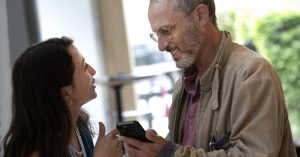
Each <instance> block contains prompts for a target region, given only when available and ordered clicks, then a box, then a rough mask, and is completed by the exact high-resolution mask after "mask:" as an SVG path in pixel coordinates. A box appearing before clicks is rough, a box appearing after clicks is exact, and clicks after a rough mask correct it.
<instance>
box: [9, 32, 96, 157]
mask: <svg viewBox="0 0 300 157" xmlns="http://www.w3.org/2000/svg"><path fill="white" fill-rule="evenodd" d="M72 43H73V40H72V39H69V38H67V37H62V38H51V39H48V40H46V41H43V42H40V43H38V44H36V45H33V46H31V47H29V48H28V49H26V50H25V52H23V53H22V54H21V56H20V57H19V58H18V59H17V60H16V62H15V64H14V66H13V71H12V87H13V93H12V123H11V126H10V128H9V131H8V133H7V134H6V136H5V138H4V157H28V156H30V155H31V154H32V153H33V152H34V151H38V152H39V155H40V156H41V157H66V156H69V152H68V145H69V141H70V135H71V131H72V128H71V127H72V118H71V114H70V112H69V110H68V107H67V104H66V102H65V100H64V99H63V96H62V94H61V89H62V87H64V86H67V85H70V84H71V83H72V79H73V73H74V65H73V62H72V57H71V55H70V54H69V52H68V48H69V46H71V45H72ZM77 123H81V124H82V125H83V126H85V127H86V128H88V129H89V130H90V128H91V127H90V124H89V115H88V114H87V113H86V112H85V111H83V110H82V111H81V113H80V116H79V118H78V122H77Z"/></svg>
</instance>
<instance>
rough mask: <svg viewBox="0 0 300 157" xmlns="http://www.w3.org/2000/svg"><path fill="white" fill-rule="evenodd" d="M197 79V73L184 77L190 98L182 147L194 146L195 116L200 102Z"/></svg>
mask: <svg viewBox="0 0 300 157" xmlns="http://www.w3.org/2000/svg"><path fill="white" fill-rule="evenodd" d="M197 78H198V75H197V73H196V74H192V75H189V76H186V77H184V84H185V90H186V91H187V92H188V94H189V95H191V97H190V100H189V104H188V108H187V114H186V117H185V124H184V133H183V134H184V135H183V140H182V145H183V146H187V145H189V146H193V147H195V146H196V126H197V125H196V116H197V110H198V107H199V102H200V89H199V82H198V80H199V79H197Z"/></svg>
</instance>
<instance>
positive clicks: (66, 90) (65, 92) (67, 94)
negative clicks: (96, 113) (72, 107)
mask: <svg viewBox="0 0 300 157" xmlns="http://www.w3.org/2000/svg"><path fill="white" fill-rule="evenodd" d="M71 92H72V90H71V87H70V86H65V87H62V88H61V95H62V96H63V98H64V100H65V101H66V102H67V101H68V100H69V99H70V97H71Z"/></svg>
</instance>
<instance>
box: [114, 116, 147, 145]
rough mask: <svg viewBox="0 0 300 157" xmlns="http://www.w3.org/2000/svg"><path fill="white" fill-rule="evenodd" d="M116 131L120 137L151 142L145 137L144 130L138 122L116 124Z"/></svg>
mask: <svg viewBox="0 0 300 157" xmlns="http://www.w3.org/2000/svg"><path fill="white" fill-rule="evenodd" d="M117 129H118V130H119V132H120V134H121V135H122V136H126V137H132V138H135V139H138V140H140V141H143V142H152V141H150V140H148V139H147V138H146V136H145V133H146V132H145V130H144V128H143V127H142V125H141V124H140V123H139V122H138V121H135V120H133V121H125V122H118V123H117Z"/></svg>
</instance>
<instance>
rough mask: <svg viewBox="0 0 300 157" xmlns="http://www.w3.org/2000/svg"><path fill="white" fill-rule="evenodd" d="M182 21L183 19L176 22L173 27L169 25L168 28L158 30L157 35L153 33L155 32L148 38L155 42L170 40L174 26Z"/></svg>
mask: <svg viewBox="0 0 300 157" xmlns="http://www.w3.org/2000/svg"><path fill="white" fill-rule="evenodd" d="M184 19H185V18H182V19H180V20H178V21H177V22H176V23H175V24H174V25H169V26H165V27H162V28H160V29H159V30H158V32H157V33H155V32H152V33H150V38H151V39H152V40H153V41H155V42H158V41H161V42H164V41H167V40H172V39H173V34H174V31H173V30H174V29H175V27H176V25H177V24H178V23H179V22H181V21H183V20H184Z"/></svg>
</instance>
